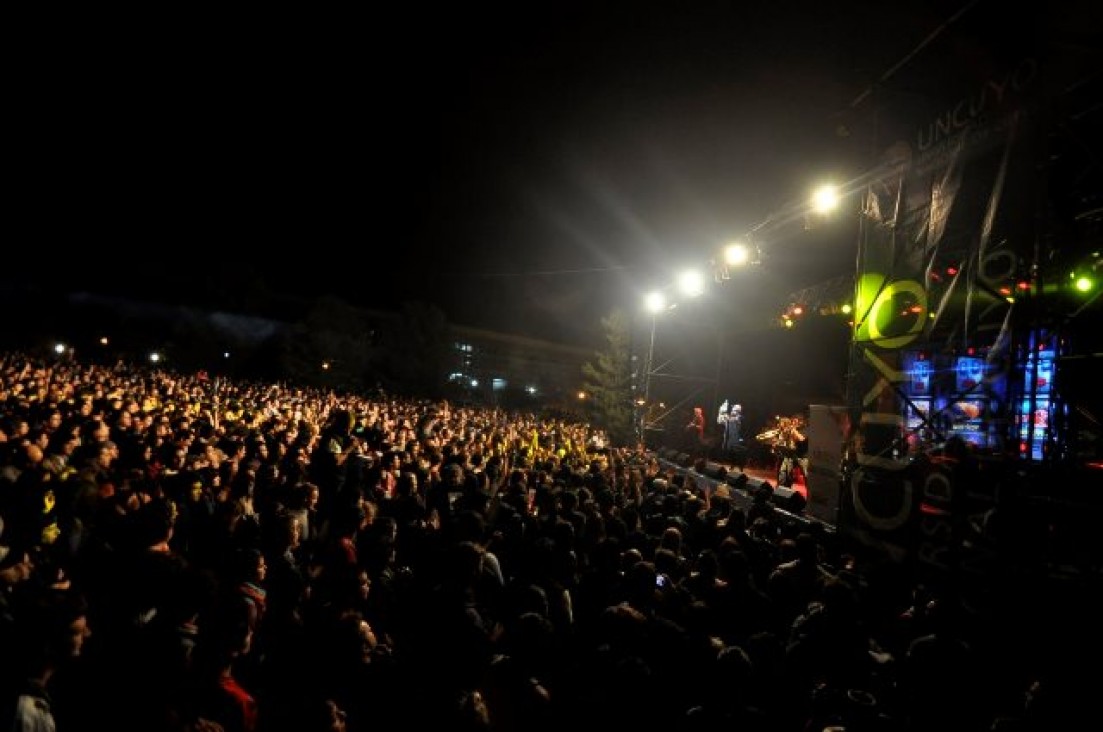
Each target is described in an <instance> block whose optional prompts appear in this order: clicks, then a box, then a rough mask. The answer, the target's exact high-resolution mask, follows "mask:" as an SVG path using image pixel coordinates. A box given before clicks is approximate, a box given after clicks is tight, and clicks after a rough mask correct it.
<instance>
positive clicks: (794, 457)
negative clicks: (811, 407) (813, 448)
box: [777, 415, 808, 488]
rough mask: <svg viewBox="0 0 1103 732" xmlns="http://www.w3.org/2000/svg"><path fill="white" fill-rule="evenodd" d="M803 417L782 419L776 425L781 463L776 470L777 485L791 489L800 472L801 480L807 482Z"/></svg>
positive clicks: (806, 450)
mask: <svg viewBox="0 0 1103 732" xmlns="http://www.w3.org/2000/svg"><path fill="white" fill-rule="evenodd" d="M804 429H805V427H804V417H803V416H801V415H795V416H793V417H783V418H782V419H781V420H780V422H779V425H778V442H779V449H780V450H781V463H780V464H779V465H778V470H777V484H778V485H783V486H785V487H787V488H791V487H792V485H793V481H794V480H795V479H796V477H797V475H796V474H797V471H799V472H800V476H801V480H803V481H807V480H808V437H807V436H806V435H805V434H804Z"/></svg>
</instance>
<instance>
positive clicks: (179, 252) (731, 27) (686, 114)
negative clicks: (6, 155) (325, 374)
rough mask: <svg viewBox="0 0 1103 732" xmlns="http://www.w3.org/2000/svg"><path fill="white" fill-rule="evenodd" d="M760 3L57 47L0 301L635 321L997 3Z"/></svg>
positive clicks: (743, 289)
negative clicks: (69, 296) (913, 66)
mask: <svg viewBox="0 0 1103 732" xmlns="http://www.w3.org/2000/svg"><path fill="white" fill-rule="evenodd" d="M679 5H684V6H685V7H678V6H679ZM750 5H752V4H749V3H734V2H733V3H727V2H693V3H684V4H675V3H661V4H648V3H617V4H615V5H612V4H594V3H569V2H566V3H525V4H521V5H512V6H508V9H503V8H501V7H495V8H490V7H486V8H481V7H478V6H477V5H472V4H467V3H465V4H462V6H460V7H455V8H451V9H449V8H442V9H438V8H432V7H430V6H425V7H420V6H419V7H417V8H411V9H407V10H403V9H397V8H388V7H387V6H380V8H379V9H375V10H372V11H371V12H368V13H366V14H365V17H362V18H357V19H356V20H355V21H353V20H351V19H343V18H339V17H332V18H319V17H312V18H309V19H306V18H302V19H299V18H280V19H274V18H271V17H258V18H255V19H248V20H247V21H246V22H245V23H238V22H235V23H225V24H223V23H218V22H211V23H201V24H199V26H198V27H197V28H196V31H195V32H194V33H190V32H183V31H181V30H180V29H179V28H177V27H175V26H174V25H173V24H171V23H170V24H159V23H153V24H151V25H150V26H149V27H147V28H145V29H144V30H143V31H142V32H136V33H135V32H131V30H129V28H130V26H127V28H128V30H126V31H122V30H118V29H115V30H113V31H112V32H110V33H106V34H104V35H103V36H96V37H94V38H92V39H90V38H89V37H87V36H81V34H80V29H79V28H77V29H75V30H74V29H70V30H69V31H68V32H67V33H66V34H64V35H59V36H57V37H54V36H53V35H52V34H46V36H47V37H46V38H44V40H43V45H42V46H40V47H37V48H36V53H34V54H33V55H32V56H29V57H26V58H24V59H22V60H21V61H20V62H19V64H20V68H18V69H16V73H15V74H14V77H15V78H16V82H15V88H14V89H13V91H12V92H11V100H12V101H15V104H12V105H10V106H9V113H8V114H9V122H11V121H14V122H15V124H14V125H13V127H12V129H14V130H16V131H15V132H13V133H11V134H10V135H9V151H11V152H13V153H14V155H13V157H14V158H15V160H16V162H17V171H16V178H15V180H17V181H18V182H19V185H18V186H17V191H16V192H15V193H14V196H13V197H11V198H10V199H9V204H11V205H12V210H13V211H14V214H15V217H14V218H15V221H16V226H15V228H14V229H12V231H16V232H20V233H19V234H18V240H17V244H16V246H15V247H13V249H18V250H19V251H18V252H16V251H13V252H12V253H11V256H12V257H13V258H14V259H15V260H20V259H23V258H26V261H25V262H22V261H14V262H13V265H14V266H13V267H11V268H10V269H8V271H6V272H5V273H4V274H3V275H0V276H2V277H3V278H4V279H3V280H2V282H3V284H4V286H5V287H13V286H20V287H26V286H32V287H37V286H44V287H49V288H53V287H59V288H62V289H65V290H75V291H81V290H89V291H95V292H110V293H114V294H121V295H123V296H125V297H128V298H134V299H137V300H142V299H156V300H160V301H168V302H181V303H194V304H199V305H207V306H211V307H248V308H251V309H254V308H255V309H257V310H258V311H261V312H263V311H265V310H266V309H269V308H272V307H274V306H272V305H271V302H270V301H274V300H276V299H278V298H277V297H276V295H278V296H280V297H283V298H284V299H286V298H287V296H294V298H302V300H301V301H302V302H304V303H306V302H309V300H310V298H313V297H315V296H318V295H321V294H327V293H329V294H335V295H337V296H339V297H342V298H344V299H346V300H348V301H349V302H353V303H356V304H362V305H366V306H370V307H374V308H383V309H394V308H397V307H398V306H399V305H400V304H401V303H402V302H403V301H407V300H424V301H428V302H431V303H434V304H437V305H439V306H440V307H441V308H442V309H443V310H444V311H445V312H446V314H447V315H448V317H449V318H450V319H451V320H452V321H453V322H456V323H460V324H465V325H472V326H479V327H487V328H493V329H499V330H504V331H510V332H517V333H523V334H528V335H533V336H536V337H545V338H550V339H553V340H563V341H567V342H580V343H590V342H593V340H594V336H595V334H596V333H599V332H600V329H599V320H600V317H601V316H603V315H605V314H607V313H608V312H609V311H611V310H612V309H613V308H617V307H620V308H624V309H626V310H629V311H632V312H638V307H639V303H640V301H641V297H642V294H643V292H645V291H646V290H648V289H650V288H653V287H655V286H659V285H666V284H668V283H669V282H671V281H672V280H673V276H674V272H675V271H676V269H677V268H680V267H683V266H687V265H691V266H699V267H704V266H705V265H706V264H707V263H708V261H709V259H710V258H712V257H713V256H714V255H715V254H717V253H718V251H719V249H720V247H721V246H722V245H723V244H724V243H725V242H727V241H728V240H730V239H732V238H734V237H736V236H739V235H741V234H744V233H746V232H747V231H749V230H750V229H752V228H754V227H755V226H757V225H759V224H760V223H762V222H763V221H765V220H766V219H768V218H770V217H773V216H775V215H776V214H778V213H779V212H784V211H786V210H788V208H789V207H790V206H791V204H792V203H793V202H794V201H798V200H803V198H804V197H805V196H806V194H807V193H808V191H809V190H810V189H811V187H812V186H813V185H814V184H815V183H817V182H819V181H821V180H823V179H825V178H829V177H830V178H832V179H834V180H836V181H847V180H852V179H853V178H854V177H856V176H857V175H859V174H860V173H861V171H862V169H863V166H865V165H867V164H868V162H869V158H870V152H871V151H870V149H869V148H870V141H869V139H868V138H867V137H865V136H864V135H863V134H862V132H861V129H862V128H861V124H860V122H861V118H862V115H863V114H864V113H865V111H864V110H863V109H862V108H861V107H860V105H859V107H858V108H857V109H852V108H851V103H852V101H853V100H854V99H855V98H856V97H857V96H858V95H859V94H860V93H861V92H862V91H863V90H865V89H867V88H868V87H869V85H870V84H871V83H872V82H873V81H875V80H876V79H877V78H878V77H879V76H880V75H882V74H883V73H885V72H886V71H887V70H888V69H889V68H891V67H892V66H893V65H894V64H896V63H897V62H898V61H900V60H901V59H902V58H903V57H904V56H905V55H906V54H907V53H908V52H909V51H911V50H912V49H913V48H915V47H916V45H917V44H919V43H920V42H921V41H922V40H923V39H924V38H925V37H927V36H928V35H929V34H930V33H931V32H932V31H933V30H934V29H936V28H937V27H938V26H939V25H940V24H942V23H944V22H946V21H947V20H948V19H949V18H951V17H952V16H953V15H954V13H955V12H956V11H957V10H959V9H961V8H963V7H970V9H969V10H967V11H966V13H965V14H964V15H963V20H962V21H961V22H962V23H963V24H964V23H966V22H967V21H968V22H975V23H988V22H989V19H988V18H987V17H985V16H978V17H976V18H973V17H972V15H971V14H977V13H980V12H981V11H984V12H986V13H990V11H991V7H990V6H991V5H992V4H991V3H987V2H981V3H979V7H972V6H974V5H977V3H975V2H969V1H968V0H958V1H956V2H951V1H949V0H944V1H942V2H923V1H918V2H911V3H908V7H907V8H889V7H887V6H888V5H890V4H886V3H865V2H863V3H848V4H845V5H846V6H847V7H845V8H842V9H840V8H838V7H831V6H830V4H823V5H821V6H811V5H809V6H807V7H805V4H792V3H762V4H760V7H748V6H750ZM373 7H374V6H373ZM131 20H133V19H131ZM234 20H235V21H237V20H238V19H234ZM120 27H122V26H120ZM189 27H190V25H189ZM69 33H73V37H72V39H71V38H70V36H69V35H68V34H69ZM78 39H79V40H78ZM72 41H76V42H72ZM855 216H856V214H854V213H852V214H851V216H850V218H849V219H847V217H845V216H844V217H843V219H844V220H843V221H841V222H838V221H836V222H828V223H824V224H821V225H818V226H816V227H812V228H806V227H805V226H804V223H803V222H802V221H792V222H787V223H782V224H779V225H777V226H772V227H771V228H770V230H769V234H768V236H765V237H764V238H763V239H762V240H760V243H762V244H763V245H764V246H765V248H766V250H767V251H768V253H769V256H768V257H767V259H766V261H764V262H763V264H762V265H761V266H760V267H758V268H757V269H756V271H755V272H754V273H753V275H740V276H737V277H733V278H732V280H730V281H729V282H726V283H724V285H723V286H722V287H717V288H713V290H712V291H710V297H713V298H716V300H715V304H716V308H714V310H720V311H724V312H730V313H731V316H732V318H733V323H732V327H745V326H746V327H750V326H752V325H757V324H760V323H761V322H763V319H764V318H765V317H766V316H765V315H764V314H763V313H762V312H759V311H758V310H756V308H757V309H761V308H763V307H769V308H773V307H774V304H773V301H774V300H775V299H776V298H777V296H778V293H781V292H789V291H793V290H796V289H799V288H801V287H805V286H807V285H809V284H812V283H814V282H817V281H821V280H823V279H826V278H829V277H832V276H835V275H838V274H845V273H847V272H852V270H853V264H854V253H853V250H854V241H855V239H854V238H853V235H852V234H851V233H850V231H849V229H848V228H847V226H848V221H849V224H853V219H854V217H855ZM70 250H72V251H73V252H75V253H73V254H69V253H68V252H69V251H70ZM62 251H65V252H66V255H65V256H66V257H67V259H64V260H63V258H62V256H61V252H62ZM54 252H57V254H58V255H57V256H56V257H55V256H54V254H53V253H54ZM44 254H45V255H46V256H47V258H48V260H49V261H48V262H46V263H43V262H42V260H41V257H42V256H43V255H44ZM62 261H68V262H70V263H71V264H70V265H69V266H63V265H62V264H61V262H62ZM40 283H47V284H44V285H40ZM242 293H250V294H249V295H248V296H247V297H246V296H244V295H243V294H242ZM296 301H297V300H296ZM304 307H305V306H304ZM281 314H285V311H281Z"/></svg>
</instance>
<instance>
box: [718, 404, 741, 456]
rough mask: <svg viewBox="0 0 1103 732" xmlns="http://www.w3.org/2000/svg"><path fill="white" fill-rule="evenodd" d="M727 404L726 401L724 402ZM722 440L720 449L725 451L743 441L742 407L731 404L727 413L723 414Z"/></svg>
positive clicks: (732, 448)
mask: <svg viewBox="0 0 1103 732" xmlns="http://www.w3.org/2000/svg"><path fill="white" fill-rule="evenodd" d="M724 404H727V402H724ZM723 427H724V431H723V441H722V442H721V449H722V450H724V451H725V452H728V451H730V450H734V449H735V448H737V447H739V446H740V445H741V444H742V443H743V407H742V405H739V404H732V405H731V408H730V409H729V411H728V413H727V414H726V415H724V421H723Z"/></svg>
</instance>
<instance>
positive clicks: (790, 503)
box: [773, 485, 808, 514]
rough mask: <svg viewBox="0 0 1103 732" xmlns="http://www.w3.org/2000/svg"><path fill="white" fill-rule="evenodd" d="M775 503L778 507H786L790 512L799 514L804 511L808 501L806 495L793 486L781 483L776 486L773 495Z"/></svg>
mask: <svg viewBox="0 0 1103 732" xmlns="http://www.w3.org/2000/svg"><path fill="white" fill-rule="evenodd" d="M773 501H774V505H776V506H777V507H778V508H781V509H784V510H786V511H788V512H789V513H794V514H799V513H801V512H803V511H804V507H805V505H807V503H808V502H807V501H806V500H804V496H803V495H801V493H800V492H799V491H795V490H793V489H792V488H787V487H785V486H783V485H779V486H777V487H776V488H774V495H773Z"/></svg>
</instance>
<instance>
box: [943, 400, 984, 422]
mask: <svg viewBox="0 0 1103 732" xmlns="http://www.w3.org/2000/svg"><path fill="white" fill-rule="evenodd" d="M983 417H984V400H982V399H960V400H958V401H956V402H954V403H953V404H951V405H950V421H951V422H952V423H953V424H954V425H976V424H979V423H980V421H981V419H983Z"/></svg>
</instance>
